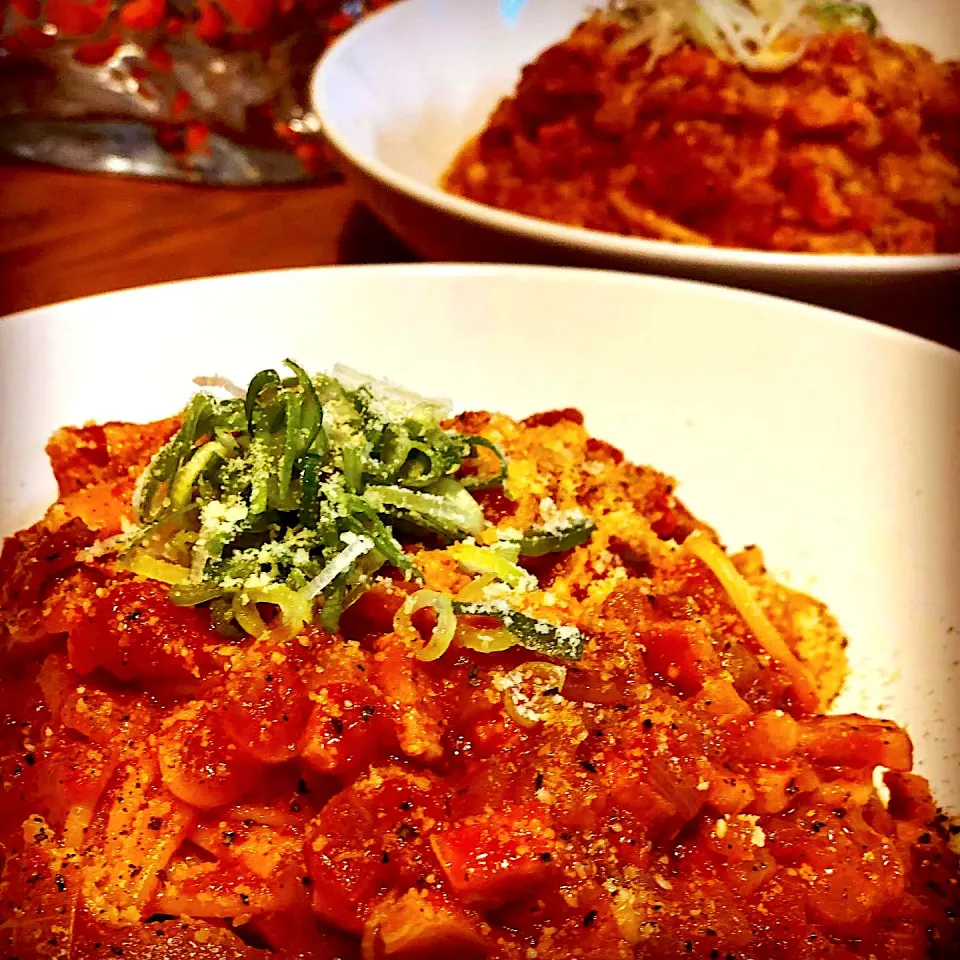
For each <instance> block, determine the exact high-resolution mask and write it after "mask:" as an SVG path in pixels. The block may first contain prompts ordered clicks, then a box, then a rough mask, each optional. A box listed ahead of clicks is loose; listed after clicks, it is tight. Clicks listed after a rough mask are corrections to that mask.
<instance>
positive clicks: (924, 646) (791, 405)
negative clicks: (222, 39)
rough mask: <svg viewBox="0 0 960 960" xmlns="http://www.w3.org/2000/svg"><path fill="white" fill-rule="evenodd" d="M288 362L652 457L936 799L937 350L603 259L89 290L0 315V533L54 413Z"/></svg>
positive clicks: (944, 518)
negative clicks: (820, 606)
mask: <svg viewBox="0 0 960 960" xmlns="http://www.w3.org/2000/svg"><path fill="white" fill-rule="evenodd" d="M134 328H135V329H136V331H138V334H137V335H136V336H135V335H134V333H132V330H133V329H134ZM138 340H139V342H141V343H143V344H145V345H146V346H144V347H142V348H141V347H139V346H137V345H136V344H137V341H138ZM120 345H123V347H122V349H121V347H120ZM289 356H292V357H294V358H297V359H299V360H300V361H301V362H302V363H304V364H306V365H307V366H309V367H315V368H327V367H329V366H331V365H332V364H333V363H334V362H335V361H342V362H344V363H347V364H349V365H351V366H353V367H357V368H360V369H363V370H368V371H370V372H371V373H374V374H378V375H385V376H387V377H389V378H391V379H393V380H395V381H397V382H399V383H402V384H405V385H407V386H409V387H411V388H413V389H415V390H418V391H421V392H423V393H426V394H429V395H435V396H444V395H445V396H448V397H450V398H452V400H453V401H454V402H455V404H456V405H458V406H463V407H474V408H477V407H480V408H495V409H502V410H504V411H506V412H507V413H511V414H514V415H525V414H528V413H531V412H533V411H537V410H543V409H550V408H555V407H562V406H569V405H576V406H579V407H580V408H581V409H582V410H583V411H584V413H585V414H586V418H587V426H588V428H589V429H590V430H591V432H593V433H594V434H595V435H596V436H599V437H603V438H606V439H608V440H610V441H611V442H613V443H615V444H618V445H619V446H621V447H623V448H624V449H625V450H626V452H627V454H628V456H630V457H631V458H632V459H634V460H636V461H640V462H644V463H651V464H653V465H655V466H658V467H660V468H661V469H663V470H665V471H667V472H669V473H672V474H673V475H675V476H676V477H678V478H679V480H680V493H681V496H682V497H683V498H684V499H685V501H686V502H687V503H688V504H689V506H690V507H691V508H692V509H693V510H694V511H695V512H697V513H699V514H700V515H701V516H702V517H704V518H705V519H706V520H707V521H708V522H710V523H712V524H713V525H714V526H715V527H716V528H717V529H718V530H719V531H720V533H721V535H722V536H723V537H724V539H725V540H726V542H727V543H729V544H730V545H731V546H733V547H739V546H742V545H744V544H747V543H758V544H760V545H761V546H762V547H763V548H764V550H765V551H766V554H767V558H768V562H769V564H770V566H771V568H772V569H773V570H774V571H776V572H779V573H781V574H783V575H785V576H786V577H787V579H788V581H789V582H791V583H793V584H794V585H795V586H798V587H799V588H801V589H807V590H811V591H812V592H814V593H815V594H816V595H817V596H819V597H821V598H822V599H823V600H825V601H826V602H827V603H828V604H830V605H831V607H832V608H833V610H834V612H835V613H836V614H837V616H838V617H839V619H840V621H841V623H842V624H843V626H844V628H845V629H846V631H847V633H848V634H849V635H850V637H851V646H850V657H851V662H852V667H853V674H852V677H851V680H850V682H849V684H848V686H847V688H846V691H845V692H844V694H843V695H842V699H841V702H840V704H839V705H838V707H839V709H842V710H860V711H863V712H866V713H870V714H875V715H876V714H883V715H887V716H891V717H893V718H894V719H896V720H899V721H900V722H902V723H904V724H905V725H906V727H907V729H908V730H909V731H910V733H911V734H912V735H913V737H914V740H915V743H916V748H917V756H918V761H919V768H920V770H921V771H922V772H924V773H925V774H926V775H928V776H929V777H930V778H931V779H932V781H933V783H934V787H935V789H936V792H937V796H938V798H939V799H940V801H941V802H942V803H944V804H945V805H946V806H947V807H948V808H949V809H952V810H954V811H960V765H958V763H957V760H958V743H960V716H958V713H960V711H958V707H957V702H958V701H957V697H956V684H957V675H958V671H957V661H956V658H957V656H958V653H957V648H958V634H957V633H955V632H954V631H955V630H957V629H960V591H958V589H957V584H958V583H960V549H958V544H960V499H958V497H957V478H958V477H960V417H958V414H960V354H957V353H954V352H952V351H950V350H948V349H946V348H944V347H937V346H935V345H933V344H930V343H927V342H925V341H922V340H919V339H917V338H914V337H911V336H908V335H906V334H901V333H897V332H895V331H891V330H887V329H885V328H882V327H878V326H874V325H872V324H868V323H865V322H863V321H859V320H855V319H853V318H850V317H845V316H842V315H839V314H834V313H829V312H827V311H823V310H818V309H815V308H812V307H808V306H804V305H802V304H797V303H790V302H787V301H782V300H776V299H773V298H769V297H762V296H757V295H755V294H747V293H742V292H739V291H735V290H727V289H721V288H716V287H710V286H707V285H703V284H697V283H682V282H679V281H673V280H662V279H658V278H650V277H637V276H634V275H630V274H626V273H600V272H591V271H577V270H555V269H547V268H522V267H492V266H491V267H443V266H440V267H438V266H430V265H427V266H413V267H410V266H406V267H367V268H363V267H361V268H346V269H343V268H340V269H338V268H333V269H324V270H313V271H289V272H276V273H262V274H248V275H245V276H239V277H227V278H218V279H213V280H200V281H191V282H188V283H179V284H171V285H167V286H160V287H152V288H148V289H141V290H130V291H125V292H122V293H115V294H108V295H106V296H101V297H94V298H91V299H88V300H78V301H75V302H73V303H68V304H63V305H59V306H53V307H45V308H42V309H39V310H34V311H31V312H29V313H23V314H19V315H16V316H12V317H8V318H7V319H5V320H4V321H3V323H2V324H0V535H3V534H9V533H11V532H12V531H14V530H15V529H17V528H19V527H21V526H23V525H25V524H27V523H30V522H32V521H34V520H36V519H37V518H38V517H39V516H40V515H41V514H42V512H43V510H44V508H45V507H46V506H47V504H49V503H50V502H51V501H52V500H53V498H54V496H55V487H54V483H53V477H52V475H51V472H50V468H49V466H48V464H47V460H46V457H45V455H44V452H43V447H44V444H45V442H46V439H47V437H48V436H49V435H50V434H51V433H52V432H53V431H54V430H55V429H56V428H57V427H59V426H61V425H63V424H78V423H83V422H85V421H87V420H91V419H93V420H107V419H132V420H147V419H151V418H156V417H162V416H167V415H169V414H170V413H172V412H173V411H175V410H177V409H179V408H180V407H181V405H182V404H183V403H184V402H185V400H186V399H187V397H188V396H189V395H190V394H191V393H192V392H193V390H194V389H195V388H194V386H193V383H192V378H193V377H194V376H196V375H198V374H215V373H219V374H222V375H225V376H228V377H232V378H233V379H235V380H236V381H237V382H244V381H245V380H246V379H247V378H248V377H249V376H250V375H251V374H252V373H253V372H255V371H256V370H258V369H260V368H261V367H263V366H266V365H270V364H272V365H276V364H279V363H280V362H281V361H282V360H283V359H284V358H285V357H289Z"/></svg>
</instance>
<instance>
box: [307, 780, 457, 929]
mask: <svg viewBox="0 0 960 960" xmlns="http://www.w3.org/2000/svg"><path fill="white" fill-rule="evenodd" d="M444 812H445V811H444V809H443V804H442V802H441V801H440V799H439V785H438V783H437V781H436V780H435V778H433V777H430V776H427V775H423V774H414V773H411V772H409V771H407V770H406V769H405V768H403V767H399V766H394V767H384V768H373V769H371V771H370V772H369V774H368V775H367V776H366V777H365V778H363V779H362V780H358V781H356V782H355V783H353V784H351V785H350V786H349V787H347V788H346V789H344V790H342V791H341V792H340V793H338V794H337V795H336V796H335V797H333V798H332V799H331V800H330V801H329V802H328V803H327V805H326V806H325V807H324V808H323V810H322V811H321V812H320V814H319V815H318V816H317V817H316V818H314V820H313V821H311V823H310V825H309V827H308V829H307V842H306V854H307V867H308V869H309V871H310V877H311V879H312V893H313V909H314V911H315V912H316V913H317V914H319V915H320V916H321V917H322V918H323V919H324V920H326V921H328V922H330V923H332V924H334V925H336V926H338V927H340V928H341V929H344V930H348V931H351V932H353V933H360V931H361V930H362V929H363V925H364V922H365V921H366V919H367V917H368V916H369V915H370V912H371V910H372V908H373V905H374V902H375V901H376V899H377V898H378V896H379V895H380V894H381V893H383V892H384V891H385V890H387V889H388V888H391V887H399V886H403V885H407V886H411V885H413V884H415V883H416V882H417V880H418V879H419V878H420V877H425V876H428V875H430V874H431V873H433V874H435V875H439V872H440V869H439V866H438V864H437V861H436V858H435V856H434V855H433V852H432V850H431V848H430V844H429V841H428V838H427V834H428V831H429V830H430V829H432V828H433V826H434V825H435V824H436V822H437V820H438V819H440V818H441V817H442V816H443V815H444Z"/></svg>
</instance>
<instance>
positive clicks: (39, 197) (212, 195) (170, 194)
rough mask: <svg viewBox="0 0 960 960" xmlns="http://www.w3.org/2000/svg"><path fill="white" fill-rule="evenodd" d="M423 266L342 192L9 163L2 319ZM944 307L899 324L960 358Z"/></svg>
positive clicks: (4, 174)
mask: <svg viewBox="0 0 960 960" xmlns="http://www.w3.org/2000/svg"><path fill="white" fill-rule="evenodd" d="M413 259H415V257H414V255H413V254H412V253H411V252H410V250H408V249H407V248H406V247H405V246H404V245H403V244H402V243H401V242H400V241H399V240H397V239H396V238H395V237H394V236H393V235H392V234H391V233H390V232H389V231H388V230H387V229H386V228H385V227H383V226H382V225H381V224H380V223H379V222H378V221H377V220H376V219H375V218H374V217H373V216H372V215H371V214H370V213H369V212H367V211H366V210H365V209H364V208H362V207H360V206H358V204H357V203H356V201H355V199H354V197H353V196H352V194H351V192H350V190H349V188H347V187H346V186H344V185H343V184H341V183H333V184H325V185H316V186H306V187H280V188H266V189H242V190H240V189H236V190H230V189H223V188H207V187H192V186H184V185H181V184H170V183H158V182H150V181H142V180H137V179H128V178H124V177H111V176H108V175H97V174H76V173H67V172H63V171H59V170H53V169H50V168H41V167H33V166H21V165H12V164H9V163H4V162H3V161H2V160H0V316H2V315H4V314H7V313H12V312H14V311H16V310H23V309H26V308H29V307H35V306H40V305H43V304H47V303H55V302H57V301H60V300H69V299H71V298H73V297H82V296H87V295H89V294H93V293H103V292H105V291H108V290H120V289H123V288H124V287H136V286H141V285H143V284H149V283H160V282H163V281H167V280H184V279H188V278H192V277H203V276H210V275H213V274H224V273H238V272H243V271H247V270H265V269H270V268H277V267H303V266H316V265H324V264H335V263H389V262H397V261H409V260H413ZM954 300H956V302H957V304H958V306H957V309H956V311H955V312H954V310H953V306H952V305H953V301H954ZM938 301H939V305H940V309H939V310H938V311H936V316H933V315H932V314H930V312H929V311H925V310H918V309H916V307H915V305H913V304H911V303H910V302H906V301H905V302H903V303H893V304H892V308H891V311H890V313H891V316H892V317H894V320H893V322H895V323H899V322H900V321H899V318H905V323H904V326H906V327H907V328H908V329H911V330H913V331H914V332H916V333H920V334H922V335H924V336H927V337H929V338H931V339H935V340H939V341H941V342H943V343H946V344H948V345H949V346H952V347H954V348H960V278H958V283H957V284H955V285H954V286H953V288H952V289H951V291H950V292H949V293H948V294H944V295H943V296H940V297H938ZM848 309H854V308H848Z"/></svg>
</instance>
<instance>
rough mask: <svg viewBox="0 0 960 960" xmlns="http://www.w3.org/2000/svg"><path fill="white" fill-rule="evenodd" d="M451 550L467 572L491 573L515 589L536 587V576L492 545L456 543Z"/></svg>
mask: <svg viewBox="0 0 960 960" xmlns="http://www.w3.org/2000/svg"><path fill="white" fill-rule="evenodd" d="M449 551H450V553H451V554H452V555H453V558H454V560H456V561H457V563H458V564H460V566H461V567H462V568H463V569H464V570H466V571H467V573H473V574H490V575H491V576H492V577H494V578H496V579H497V580H501V581H502V582H503V583H506V584H508V585H509V586H511V587H513V588H514V589H515V590H532V589H534V588H535V587H536V584H537V580H536V577H534V576H533V575H532V574H530V573H528V572H527V571H526V570H524V569H523V567H521V566H519V565H518V564H516V563H513V562H512V561H510V560H508V559H507V558H506V557H505V556H504V555H503V553H501V552H500V551H497V550H495V549H493V548H492V547H479V546H477V545H476V544H475V543H455V544H454V545H453V546H452V547H450V548H449Z"/></svg>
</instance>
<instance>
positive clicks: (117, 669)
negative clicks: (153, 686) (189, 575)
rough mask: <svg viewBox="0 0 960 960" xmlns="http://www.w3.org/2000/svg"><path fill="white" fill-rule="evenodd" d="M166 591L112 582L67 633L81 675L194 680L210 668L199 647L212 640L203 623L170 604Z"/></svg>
mask: <svg viewBox="0 0 960 960" xmlns="http://www.w3.org/2000/svg"><path fill="white" fill-rule="evenodd" d="M169 591H170V588H169V587H168V586H166V584H162V583H157V582H156V581H153V580H147V581H138V580H124V581H121V582H118V583H114V584H113V585H112V586H111V587H109V588H107V589H106V591H105V593H104V594H103V595H102V596H101V597H100V598H99V599H98V600H97V602H96V604H95V605H94V606H93V608H92V609H91V611H90V617H89V619H87V620H82V621H80V622H79V623H78V624H76V625H75V626H74V628H73V629H72V630H71V632H70V637H69V641H68V650H69V653H70V661H71V663H72V664H73V667H74V669H75V670H76V671H77V672H78V673H81V674H86V673H90V672H91V671H93V670H95V669H96V668H97V667H102V668H103V669H105V670H107V671H109V672H110V673H111V674H113V676H115V677H116V678H117V679H118V680H134V679H141V680H145V681H151V680H157V679H166V680H186V679H190V678H198V677H200V676H202V675H203V673H204V672H205V671H206V670H207V669H208V668H209V666H210V663H211V661H210V658H209V656H208V655H207V654H206V652H205V651H204V644H207V643H211V642H214V641H215V639H216V638H215V636H214V635H212V633H211V631H210V628H209V625H208V623H207V622H206V620H205V618H204V617H203V616H202V615H201V614H200V613H199V612H198V611H196V610H195V609H194V608H192V607H178V606H175V605H174V604H173V603H171V602H170V599H169Z"/></svg>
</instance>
